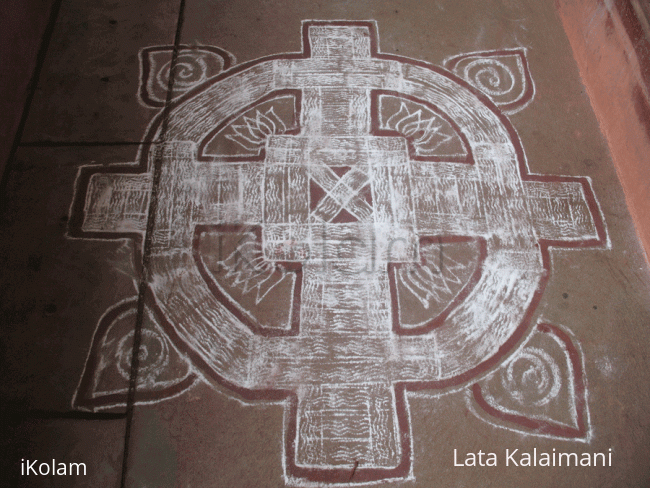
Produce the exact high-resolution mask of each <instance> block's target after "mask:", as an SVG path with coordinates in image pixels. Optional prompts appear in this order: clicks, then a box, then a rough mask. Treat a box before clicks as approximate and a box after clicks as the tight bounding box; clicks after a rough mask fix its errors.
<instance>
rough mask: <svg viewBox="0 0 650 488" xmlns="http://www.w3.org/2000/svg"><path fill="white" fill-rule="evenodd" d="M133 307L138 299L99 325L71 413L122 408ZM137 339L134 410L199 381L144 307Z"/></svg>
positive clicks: (110, 312) (111, 312) (110, 311)
mask: <svg viewBox="0 0 650 488" xmlns="http://www.w3.org/2000/svg"><path fill="white" fill-rule="evenodd" d="M137 307H138V300H137V298H130V299H127V300H124V301H122V302H119V303H117V304H115V305H113V306H112V307H110V308H109V309H108V310H107V311H106V312H105V313H104V315H103V316H102V318H101V319H100V320H99V323H98V325H97V330H96V331H95V336H94V338H93V344H92V347H91V350H90V354H89V355H88V359H87V360H86V366H85V368H84V372H83V375H82V377H81V381H80V383H79V387H78V388H77V392H76V393H75V397H74V399H73V401H72V405H73V407H75V408H77V409H79V410H90V411H95V410H101V409H110V408H120V407H124V406H126V402H127V395H128V390H129V379H130V374H131V354H132V348H133V337H134V329H135V327H134V326H135V318H136V314H137ZM141 333H142V336H141V343H140V368H139V371H138V373H139V374H138V379H137V385H136V386H137V393H136V404H137V403H147V402H151V401H160V400H163V399H165V398H169V397H172V396H176V395H178V394H180V393H182V392H183V391H185V390H187V389H188V388H189V387H190V386H192V385H193V384H194V382H195V381H196V380H197V375H196V374H195V373H194V372H193V370H192V367H191V366H190V364H189V362H188V361H187V360H186V359H185V358H184V357H183V356H182V355H181V353H179V352H178V350H177V349H176V347H175V346H174V345H173V344H172V343H171V341H170V340H169V339H168V338H167V334H165V333H164V331H163V330H162V328H161V326H160V325H159V323H158V321H157V320H156V318H155V315H154V313H152V310H151V309H150V308H149V307H148V306H145V318H144V320H143V324H142V331H141Z"/></svg>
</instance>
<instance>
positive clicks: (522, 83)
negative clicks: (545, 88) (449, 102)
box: [445, 48, 535, 114]
mask: <svg viewBox="0 0 650 488" xmlns="http://www.w3.org/2000/svg"><path fill="white" fill-rule="evenodd" d="M445 67H446V68H447V69H448V70H450V71H452V72H453V73H454V74H455V75H457V76H459V77H460V78H462V79H464V80H465V81H467V82H468V83H469V84H470V85H472V86H473V87H474V88H476V89H478V90H480V91H481V92H483V93H484V94H485V95H487V96H488V98H490V99H491V100H492V101H493V102H494V103H495V104H496V105H497V106H498V107H499V108H500V109H501V110H503V111H504V112H505V113H506V114H514V113H517V112H519V111H520V110H522V109H523V108H525V107H526V105H528V104H529V103H530V101H531V100H532V99H533V97H534V96H535V85H534V84H533V79H532V77H531V75H530V71H529V69H528V61H527V60H526V50H525V49H524V48H517V49H502V50H499V51H483V52H476V53H469V54H462V55H460V56H455V57H453V58H450V59H447V61H445Z"/></svg>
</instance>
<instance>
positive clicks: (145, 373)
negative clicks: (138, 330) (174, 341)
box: [117, 329, 169, 381]
mask: <svg viewBox="0 0 650 488" xmlns="http://www.w3.org/2000/svg"><path fill="white" fill-rule="evenodd" d="M133 335H134V332H133V331H131V332H129V333H128V334H126V335H125V336H124V337H123V338H122V340H121V341H120V343H119V345H118V350H117V356H118V358H117V359H118V361H117V368H118V369H119V371H120V374H121V375H122V376H123V377H124V378H125V379H127V380H128V379H129V377H130V375H131V356H132V351H133ZM139 356H140V364H139V367H138V374H139V376H140V379H141V380H145V381H146V380H147V379H149V378H150V377H152V376H153V375H155V374H156V373H157V372H158V371H159V370H160V368H162V367H163V366H165V365H166V364H167V362H168V361H169V350H168V349H167V343H166V342H165V341H164V340H163V338H162V337H160V335H159V334H157V333H156V332H154V331H152V330H148V329H145V330H143V331H142V336H141V339H140V354H139Z"/></svg>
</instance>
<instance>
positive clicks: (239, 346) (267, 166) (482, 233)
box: [69, 21, 608, 486]
mask: <svg viewBox="0 0 650 488" xmlns="http://www.w3.org/2000/svg"><path fill="white" fill-rule="evenodd" d="M302 36H303V38H302V40H303V49H302V52H301V53H290V54H280V55H276V56H271V57H268V58H263V59H260V60H256V61H252V62H248V63H244V64H239V65H237V64H234V58H233V57H232V56H231V55H229V54H228V53H226V52H225V51H223V50H221V49H218V48H201V49H197V48H190V47H187V46H182V47H181V49H180V50H179V51H178V57H177V59H178V61H177V64H176V65H175V66H174V67H172V65H171V63H172V61H171V60H172V54H171V53H172V48H171V47H169V46H155V47H151V48H148V49H145V50H143V51H142V52H141V61H142V78H141V89H140V92H139V97H140V101H141V103H143V104H145V105H146V106H149V107H152V108H160V107H163V106H164V104H165V100H167V101H168V102H170V103H169V104H168V106H167V108H166V110H162V111H160V113H159V114H158V115H156V116H155V118H154V119H153V121H152V123H151V126H150V128H149V130H148V133H147V134H146V137H145V140H147V141H161V142H157V143H151V144H146V145H143V146H142V149H141V151H140V154H139V157H138V160H137V161H136V162H135V163H128V164H122V165H114V166H113V167H97V166H85V167H83V168H81V170H80V172H79V175H78V178H77V182H76V193H75V198H74V201H73V203H72V207H71V215H70V227H69V236H70V237H71V238H79V239H134V242H135V247H136V248H137V249H138V251H137V253H138V255H137V256H136V257H135V259H136V261H137V262H138V263H141V262H142V258H143V256H142V254H143V247H142V246H143V242H145V241H146V240H147V239H149V242H150V243H151V248H150V249H149V251H148V254H147V255H146V256H145V257H146V266H147V271H148V273H149V274H148V276H149V277H150V278H149V280H148V289H147V293H146V297H145V298H144V300H145V303H144V308H143V310H144V311H145V317H144V321H143V324H142V330H141V331H140V333H141V338H142V344H141V347H140V353H139V357H140V362H141V367H140V371H139V373H140V374H139V375H138V378H137V395H136V402H137V403H146V402H156V401H162V400H164V399H166V398H170V397H172V396H177V395H179V394H182V393H183V391H185V390H186V389H187V388H189V387H191V385H193V384H194V383H196V382H197V381H204V382H208V383H211V384H213V385H215V386H218V387H219V388H220V389H221V390H222V391H225V392H227V393H228V394H229V395H232V396H234V397H236V398H238V399H240V400H241V401H244V402H250V403H253V404H255V403H256V402H275V403H280V404H282V405H283V406H284V409H285V424H284V432H283V433H282V435H283V436H284V437H283V439H284V440H283V446H284V447H283V450H284V452H283V459H284V460H283V467H284V472H285V481H286V482H287V484H292V485H309V484H318V486H321V485H322V484H324V483H332V484H354V483H368V482H379V481H383V480H388V479H399V478H409V477H412V476H413V465H414V463H417V462H418V461H417V460H416V459H414V457H413V452H414V450H413V442H414V441H413V436H412V432H411V422H410V413H409V397H410V396H412V395H414V394H426V395H427V396H428V397H431V398H432V400H431V401H437V400H436V399H435V398H436V397H442V396H443V395H445V394H448V393H449V392H451V391H457V390H459V389H464V390H465V391H466V392H467V398H468V402H469V404H470V405H471V408H472V410H473V411H475V413H476V414H477V415H478V416H479V417H480V418H483V419H485V420H486V421H488V422H491V423H493V424H494V425H496V426H499V427H505V428H510V429H514V430H518V431H521V432H524V433H526V434H530V435H544V436H550V437H554V438H566V439H573V440H582V441H587V440H589V438H590V432H591V427H590V425H589V413H588V405H587V392H586V382H585V380H584V371H583V369H584V368H583V365H582V356H581V353H580V349H579V346H578V345H577V344H576V342H575V339H573V336H572V335H571V334H570V333H569V332H568V331H567V330H566V329H564V328H563V327H559V326H557V325H552V324H546V323H539V324H538V323H536V322H535V321H534V320H533V319H534V317H535V310H536V307H537V306H538V304H539V303H540V300H541V297H542V294H543V292H544V288H545V286H546V283H547V282H548V280H549V274H550V272H551V264H552V260H551V253H552V252H558V251H557V250H555V251H551V249H552V248H556V249H560V248H564V249H567V248H585V247H607V246H608V238H607V235H606V229H605V224H604V221H603V218H602V215H601V212H600V210H599V207H598V203H597V201H596V198H595V196H594V194H593V192H592V188H591V184H590V180H589V179H588V178H584V177H569V176H555V175H540V174H535V173H532V172H530V171H529V168H528V163H527V161H526V158H525V155H524V150H523V148H522V145H521V142H520V140H519V137H518V135H517V132H516V131H515V129H514V127H513V126H512V124H511V122H510V121H509V119H508V118H507V117H506V115H504V114H511V113H514V112H516V111H518V110H521V109H523V108H524V107H525V106H526V105H527V104H529V103H530V102H531V100H533V97H534V85H533V81H532V77H531V75H530V72H529V68H528V64H527V61H526V51H525V50H524V49H514V50H502V51H495V52H480V53H470V54H465V55H461V56H458V57H455V58H452V59H449V60H447V62H446V63H445V67H444V68H441V67H438V66H434V65H430V64H426V63H423V62H418V61H414V60H411V59H406V58H401V57H398V56H395V55H390V54H385V53H381V52H380V50H379V38H378V34H377V27H376V25H375V23H374V22H372V21H369V22H343V21H340V22H324V21H305V22H304V24H303V33H302ZM233 64H234V65H233ZM170 73H171V75H173V76H175V77H176V78H178V79H177V80H176V81H175V82H174V83H173V84H171V85H170V86H173V90H174V91H173V92H172V93H171V96H170V97H167V93H166V91H165V90H166V87H167V82H168V78H169V76H171V75H170ZM139 269H140V270H142V269H143V268H142V266H141V265H140V267H139ZM137 306H138V303H137V299H136V298H134V299H132V300H127V301H125V302H121V303H118V304H115V306H114V307H112V308H111V309H109V310H108V311H106V313H105V314H104V316H103V317H102V319H101V320H100V322H99V324H98V327H97V331H96V334H95V337H94V340H93V344H92V346H91V350H90V354H89V357H88V362H87V365H86V369H85V371H84V374H83V377H82V379H81V381H80V385H79V388H78V391H77V394H76V396H75V399H74V401H73V403H74V405H75V406H76V407H77V408H81V409H88V410H95V409H102V408H114V407H120V406H123V405H124V404H125V403H126V401H127V390H128V379H129V377H128V371H129V370H128V364H130V360H131V347H132V341H133V334H134V331H133V326H132V324H133V317H134V315H135V313H136V310H137ZM129 324H130V326H129Z"/></svg>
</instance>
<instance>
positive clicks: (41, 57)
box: [0, 0, 63, 208]
mask: <svg viewBox="0 0 650 488" xmlns="http://www.w3.org/2000/svg"><path fill="white" fill-rule="evenodd" d="M62 3H63V0H54V2H53V3H52V7H51V9H50V18H49V19H48V21H47V26H46V27H45V31H44V32H43V35H42V36H41V43H40V46H39V48H38V53H37V54H36V66H34V71H32V76H31V77H30V79H29V83H28V85H27V97H26V98H25V104H24V105H23V111H22V114H21V116H20V121H19V122H18V127H17V128H16V134H15V136H14V140H13V143H12V144H11V149H10V150H9V156H8V157H7V160H6V161H5V165H4V168H3V170H2V175H1V176H0V208H2V207H4V202H5V198H6V195H5V190H6V187H7V180H8V176H9V168H10V167H11V165H12V163H13V161H14V158H15V156H16V152H17V151H18V147H19V145H20V140H21V139H22V137H23V132H24V130H25V125H26V124H27V118H28V117H29V112H30V109H31V106H32V101H33V100H34V94H35V93H36V88H37V86H38V82H39V80H40V78H41V71H42V70H43V65H44V64H45V58H46V56H47V51H48V49H49V47H50V42H51V40H52V34H53V33H54V27H55V26H56V21H57V19H58V17H59V12H60V10H61V4H62Z"/></svg>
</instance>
